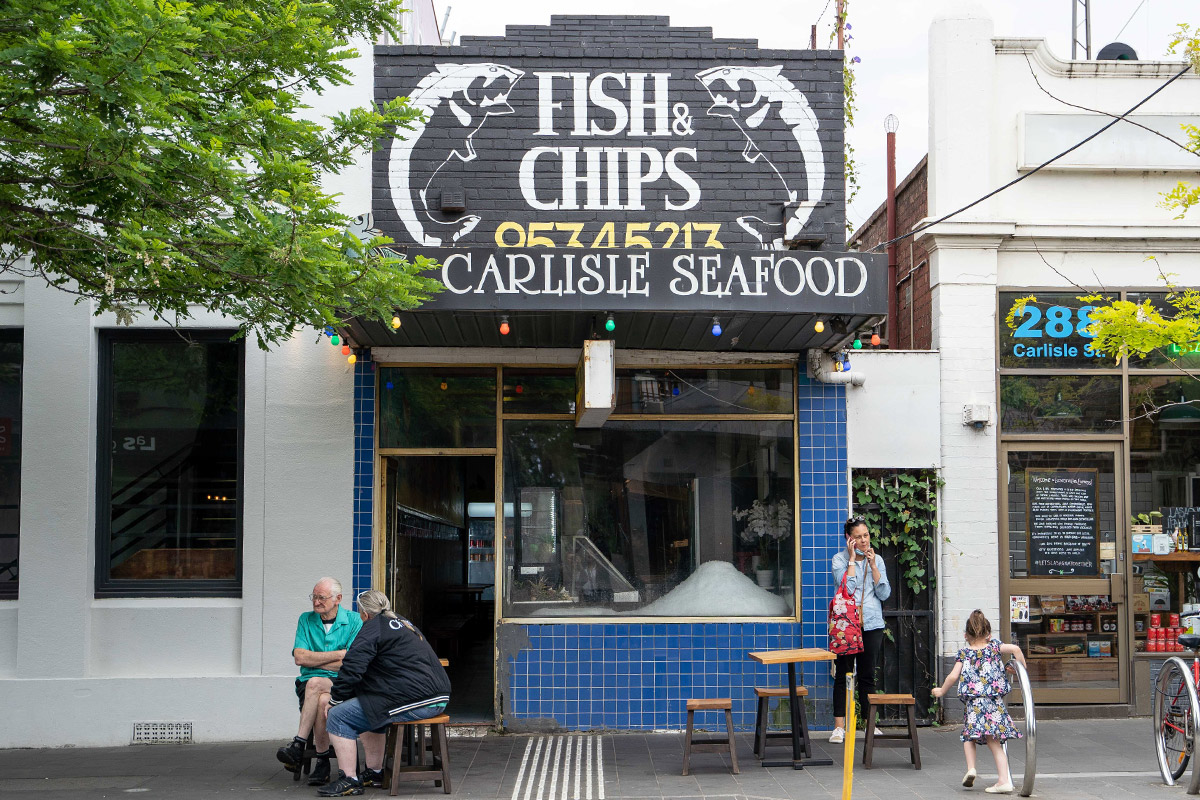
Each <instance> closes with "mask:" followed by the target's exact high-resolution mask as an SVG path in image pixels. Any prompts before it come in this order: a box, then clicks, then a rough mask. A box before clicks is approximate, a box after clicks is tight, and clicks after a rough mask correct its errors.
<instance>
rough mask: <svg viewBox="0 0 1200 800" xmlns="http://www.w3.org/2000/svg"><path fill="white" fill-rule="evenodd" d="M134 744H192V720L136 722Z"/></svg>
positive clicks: (134, 725) (134, 724)
mask: <svg viewBox="0 0 1200 800" xmlns="http://www.w3.org/2000/svg"><path fill="white" fill-rule="evenodd" d="M133 743H134V744H191V743H192V723H190V722H135V723H133Z"/></svg>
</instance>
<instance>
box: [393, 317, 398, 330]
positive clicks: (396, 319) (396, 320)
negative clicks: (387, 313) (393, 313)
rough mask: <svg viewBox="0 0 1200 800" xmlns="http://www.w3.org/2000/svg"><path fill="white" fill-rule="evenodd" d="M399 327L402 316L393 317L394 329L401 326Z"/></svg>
mask: <svg viewBox="0 0 1200 800" xmlns="http://www.w3.org/2000/svg"><path fill="white" fill-rule="evenodd" d="M399 327H400V318H399V317H392V329H393V330H395V329H396V328H399Z"/></svg>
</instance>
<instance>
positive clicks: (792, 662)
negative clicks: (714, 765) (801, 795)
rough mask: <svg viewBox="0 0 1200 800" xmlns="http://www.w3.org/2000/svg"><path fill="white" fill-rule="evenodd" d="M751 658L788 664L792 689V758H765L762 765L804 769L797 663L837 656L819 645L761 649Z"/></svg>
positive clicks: (826, 762) (813, 761) (821, 763)
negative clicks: (789, 648)
mask: <svg viewBox="0 0 1200 800" xmlns="http://www.w3.org/2000/svg"><path fill="white" fill-rule="evenodd" d="M750 658H751V659H753V660H754V661H757V662H758V663H760V664H787V672H788V686H790V687H791V690H792V694H791V697H789V698H788V713H789V714H790V715H791V718H792V758H791V760H790V761H766V760H764V761H763V762H762V765H763V766H764V767H784V766H790V767H791V768H792V769H804V755H803V752H802V748H801V745H800V712H799V710H798V706H797V703H798V702H799V701H800V698H798V697H797V696H796V687H797V683H796V664H798V663H801V662H807V661H833V660H834V659H836V658H837V656H835V655H834V654H833V653H831V652H829V651H828V650H822V649H821V648H819V647H802V648H799V649H796V650H761V651H759V652H756V653H750ZM808 763H809V765H810V766H818V767H826V766H830V765H832V764H833V760H832V759H828V758H810V759H809V760H808Z"/></svg>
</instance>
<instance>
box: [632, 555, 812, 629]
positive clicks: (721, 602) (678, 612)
mask: <svg viewBox="0 0 1200 800" xmlns="http://www.w3.org/2000/svg"><path fill="white" fill-rule="evenodd" d="M626 613H628V614H633V615H637V616H642V615H645V616H652V617H782V616H787V615H789V614H791V613H792V609H791V606H790V604H789V603H788V601H787V600H784V599H783V598H782V597H780V596H779V595H777V594H772V593H771V592H768V591H767V590H766V589H763V588H762V587H760V586H759V585H758V584H757V583H755V582H754V581H752V580H750V579H749V578H747V577H746V576H745V575H743V574H742V573H740V572H738V570H737V567H735V566H734V565H733V564H730V563H729V562H728V561H705V562H704V563H703V564H701V565H700V566H699V567H698V568H697V569H696V571H695V572H693V573H692V574H691V575H690V576H689V577H688V579H687V580H685V581H684V582H683V583H681V584H679V585H678V586H676V587H675V588H674V589H672V590H671V591H669V592H667V593H666V594H665V595H663V596H662V597H660V598H658V599H657V600H655V601H654V602H653V603H651V604H650V605H648V606H643V607H642V608H639V609H637V610H636V611H629V612H626Z"/></svg>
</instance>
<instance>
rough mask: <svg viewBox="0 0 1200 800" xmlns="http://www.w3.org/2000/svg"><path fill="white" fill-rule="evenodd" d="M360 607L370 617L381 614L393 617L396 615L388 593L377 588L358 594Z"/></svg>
mask: <svg viewBox="0 0 1200 800" xmlns="http://www.w3.org/2000/svg"><path fill="white" fill-rule="evenodd" d="M358 608H359V610H360V611H365V612H366V614H367V616H368V617H378V616H379V615H381V614H382V615H383V616H385V617H390V618H393V619H394V618H395V617H396V614H395V612H393V611H392V604H391V601H389V600H388V598H387V595H386V594H384V593H383V592H380V591H377V590H375V589H368V590H367V591H365V592H363V593H362V594H360V595H359V596H358Z"/></svg>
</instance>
